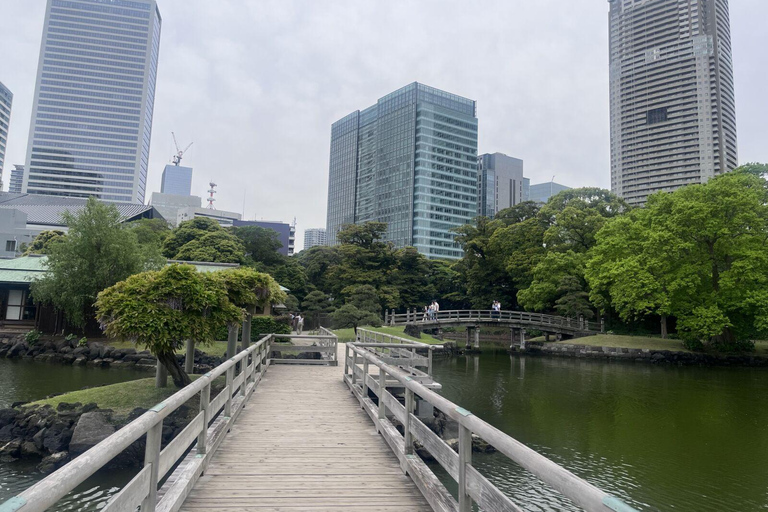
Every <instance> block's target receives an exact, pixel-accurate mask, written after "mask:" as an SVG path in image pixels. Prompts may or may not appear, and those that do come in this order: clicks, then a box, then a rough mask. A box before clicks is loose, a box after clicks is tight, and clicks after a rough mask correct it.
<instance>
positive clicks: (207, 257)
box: [172, 229, 245, 263]
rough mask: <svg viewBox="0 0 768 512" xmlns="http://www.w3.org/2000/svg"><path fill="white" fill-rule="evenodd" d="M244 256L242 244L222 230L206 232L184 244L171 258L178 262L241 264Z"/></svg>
mask: <svg viewBox="0 0 768 512" xmlns="http://www.w3.org/2000/svg"><path fill="white" fill-rule="evenodd" d="M244 256H245V250H244V249H243V243H242V242H241V241H240V239H239V238H237V237H236V236H233V235H231V234H230V233H228V232H226V231H225V230H223V229H220V230H219V231H208V232H205V233H204V234H202V236H200V238H196V239H194V240H191V241H189V242H187V243H186V244H184V245H183V246H182V247H181V249H179V252H177V253H176V255H175V256H174V257H173V258H172V259H174V260H179V261H211V262H216V263H242V262H243V258H244Z"/></svg>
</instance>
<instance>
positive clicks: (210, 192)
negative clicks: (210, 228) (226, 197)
mask: <svg viewBox="0 0 768 512" xmlns="http://www.w3.org/2000/svg"><path fill="white" fill-rule="evenodd" d="M208 185H210V186H211V188H209V189H208V199H206V201H208V209H209V210H215V209H216V207H215V206H213V203H214V201H216V198H214V197H213V194H215V193H216V184H215V183H214V182H213V181H211V182H210V183H209V184H208Z"/></svg>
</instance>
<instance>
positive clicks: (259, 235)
mask: <svg viewBox="0 0 768 512" xmlns="http://www.w3.org/2000/svg"><path fill="white" fill-rule="evenodd" d="M233 234H234V235H235V236H236V237H238V238H239V239H240V240H241V241H242V243H243V247H244V248H245V254H246V256H247V257H248V258H250V260H251V261H252V262H254V263H257V262H258V263H262V264H264V265H266V266H270V265H276V264H278V263H281V256H282V255H281V254H280V253H279V252H278V251H279V250H280V248H281V247H282V246H283V244H282V243H281V242H280V239H279V235H278V233H277V231H275V230H274V229H266V228H263V227H261V226H242V227H237V228H234V230H233Z"/></svg>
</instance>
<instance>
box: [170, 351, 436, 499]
mask: <svg viewBox="0 0 768 512" xmlns="http://www.w3.org/2000/svg"><path fill="white" fill-rule="evenodd" d="M342 350H343V347H342ZM342 372H343V366H341V367H338V366H337V367H334V366H289V365H280V366H271V367H270V369H269V371H268V372H267V373H266V375H265V376H264V378H263V380H262V382H261V384H260V385H259V387H258V388H257V389H256V391H255V392H254V395H253V396H252V397H251V399H250V401H249V402H248V404H247V405H246V407H245V408H244V409H243V411H242V413H241V415H240V417H239V418H238V421H237V422H236V423H235V424H234V426H233V427H232V431H231V432H230V434H229V435H228V436H227V437H226V438H225V439H224V441H223V443H222V444H221V447H220V448H219V450H218V451H217V452H216V454H215V455H214V457H213V459H212V461H211V463H210V465H209V466H208V468H207V469H206V470H205V474H204V475H203V476H202V477H201V478H200V480H199V481H198V482H197V485H195V488H194V489H193V490H192V492H191V493H190V494H189V496H188V497H187V500H186V501H185V503H184V505H183V506H182V507H181V510H182V511H186V512H198V511H202V510H210V511H226V512H235V511H238V512H240V511H243V512H245V511H251V510H253V511H258V512H264V511H284V510H286V511H298V510H308V511H315V512H318V511H339V510H342V511H344V510H349V511H356V510H361V511H368V512H373V511H381V512H389V511H403V512H405V511H424V512H427V511H430V512H431V510H432V509H431V508H430V507H429V505H428V504H427V502H426V501H425V499H424V498H423V496H422V494H421V493H420V492H419V490H418V488H417V487H416V485H415V484H414V483H413V481H412V480H411V479H410V478H409V477H407V476H405V475H404V474H403V472H402V470H401V469H400V463H399V461H398V458H397V457H396V456H395V455H394V454H393V453H392V451H391V450H390V449H389V448H388V447H387V445H386V443H385V441H384V440H383V439H382V437H381V436H380V435H378V434H377V433H376V428H375V425H374V424H373V423H372V422H371V420H370V419H369V418H368V416H367V415H366V413H365V412H363V411H362V410H361V409H360V405H359V403H358V401H357V400H356V399H355V398H354V397H353V395H352V394H351V393H350V392H349V390H348V388H347V387H346V386H345V385H344V384H343V382H342Z"/></svg>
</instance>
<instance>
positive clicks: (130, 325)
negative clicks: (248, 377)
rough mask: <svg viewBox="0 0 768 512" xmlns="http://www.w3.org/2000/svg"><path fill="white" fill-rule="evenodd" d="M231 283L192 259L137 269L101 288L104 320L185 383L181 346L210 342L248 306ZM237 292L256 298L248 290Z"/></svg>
mask: <svg viewBox="0 0 768 512" xmlns="http://www.w3.org/2000/svg"><path fill="white" fill-rule="evenodd" d="M225 284H226V283H225V280H224V279H221V278H220V277H214V275H213V274H206V273H202V272H197V271H196V270H195V268H194V267H192V266H191V265H169V266H167V267H165V268H164V269H162V270H160V271H150V272H143V273H141V274H136V275H133V276H131V277H129V278H127V279H126V280H124V281H121V282H119V283H117V284H115V285H113V286H111V287H109V288H107V289H106V290H104V291H102V292H101V293H99V296H98V300H97V301H96V310H97V312H98V318H99V322H100V323H101V325H102V327H103V329H104V331H105V333H106V334H107V336H109V337H113V338H127V339H129V340H131V341H133V342H134V343H136V344H137V345H138V346H139V347H142V348H146V349H148V350H149V351H150V352H152V354H154V355H155V357H157V360H158V361H159V362H160V363H161V364H162V365H163V366H164V367H165V368H166V369H167V370H168V374H169V375H170V376H171V378H172V379H173V382H174V384H175V385H176V386H177V387H179V388H181V387H184V386H186V385H187V384H189V383H190V382H191V380H190V378H189V375H187V373H186V372H185V371H184V369H183V368H182V367H181V366H180V365H179V363H178V361H177V359H176V354H175V352H176V350H178V349H179V348H181V347H182V346H183V345H184V343H185V340H187V339H193V340H195V341H196V342H197V343H201V344H206V343H210V342H212V341H213V340H214V336H215V334H216V332H217V331H218V330H220V329H221V327H222V326H224V325H227V324H228V323H233V322H238V321H240V320H242V317H243V310H242V309H241V308H240V307H238V306H237V305H235V304H233V303H232V302H231V301H230V300H229V296H228V293H227V292H228V290H227V288H226V286H225ZM231 292H232V290H230V293H231ZM237 293H241V294H242V296H243V297H247V298H252V297H251V295H249V294H248V291H247V290H239V291H238V292H236V293H235V295H236V294H237Z"/></svg>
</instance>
